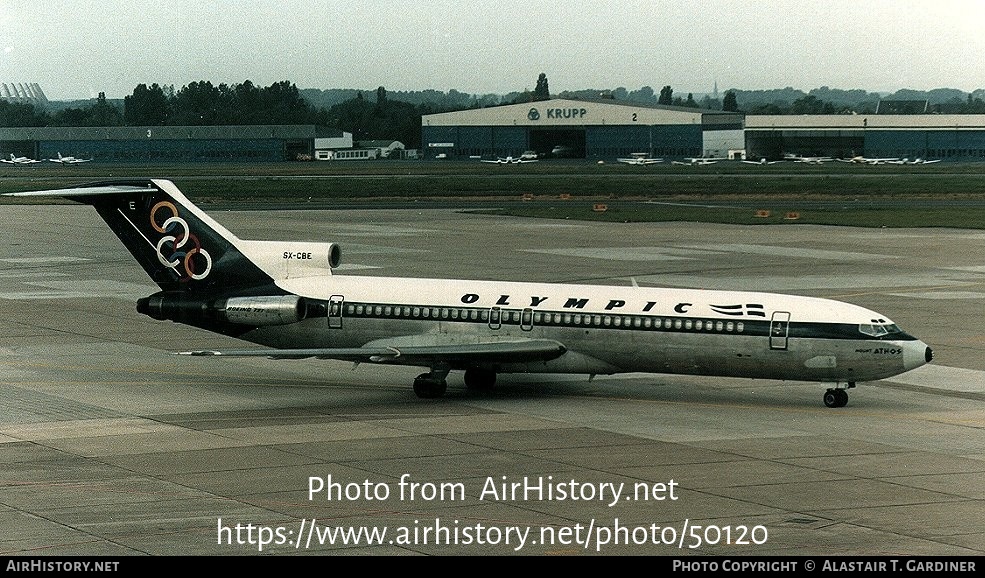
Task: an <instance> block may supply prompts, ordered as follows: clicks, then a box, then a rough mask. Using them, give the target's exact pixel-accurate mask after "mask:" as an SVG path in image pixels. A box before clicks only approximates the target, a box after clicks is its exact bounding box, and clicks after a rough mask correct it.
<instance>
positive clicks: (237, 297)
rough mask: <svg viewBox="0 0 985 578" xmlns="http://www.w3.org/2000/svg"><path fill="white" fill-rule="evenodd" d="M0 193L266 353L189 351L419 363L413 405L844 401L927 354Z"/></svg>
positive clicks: (813, 322)
mask: <svg viewBox="0 0 985 578" xmlns="http://www.w3.org/2000/svg"><path fill="white" fill-rule="evenodd" d="M8 194H9V195H13V196H61V197H67V198H69V199H72V200H75V201H78V202H82V203H86V204H89V205H92V206H94V207H95V209H96V211H97V212H98V214H99V215H100V216H101V217H102V218H103V219H104V220H105V221H106V222H107V224H108V225H109V226H110V228H111V229H112V230H113V231H114V232H115V233H116V235H117V236H118V237H119V238H120V240H121V241H122V242H123V244H124V245H125V246H126V247H127V249H129V251H130V252H131V254H132V255H133V256H134V257H135V258H136V260H137V261H138V262H139V263H140V264H141V265H142V266H143V268H144V270H145V271H146V272H147V273H148V274H149V275H150V277H151V278H152V279H153V280H154V281H155V282H156V283H157V284H158V286H159V287H160V291H158V292H157V293H154V294H153V295H150V296H148V297H145V298H142V299H140V300H138V302H137V311H138V312H140V313H143V314H145V315H149V316H150V317H152V318H154V319H159V320H171V321H175V322H178V323H184V324H188V325H192V326H195V327H199V328H202V329H206V330H210V331H214V332H217V333H221V334H224V335H229V336H233V337H237V338H240V339H243V340H245V341H249V342H253V343H257V344H261V345H264V346H266V348H264V349H244V350H233V351H199V352H188V353H191V354H196V355H231V356H265V357H272V358H280V359H284V358H288V359H301V358H310V357H314V358H323V359H337V360H348V361H353V362H356V363H380V364H398V365H410V366H420V367H426V368H429V371H428V372H426V373H423V374H421V375H420V376H418V377H417V379H415V380H414V391H415V392H416V393H417V395H418V396H420V397H426V398H428V397H438V396H441V395H443V394H444V392H445V390H446V387H447V386H446V377H447V375H448V374H449V372H450V371H453V370H464V371H465V384H466V386H468V387H469V388H477V389H487V388H490V387H492V386H493V384H494V383H495V379H496V374H497V373H517V372H520V373H524V372H530V373H565V374H588V375H596V374H603V375H606V374H614V373H620V372H654V373H677V374H694V375H716V376H729V377H749V378H768V379H791V380H805V381H819V382H829V383H832V384H834V387H832V388H830V389H828V390H827V391H826V392H825V394H824V397H823V400H824V403H825V405H827V406H829V407H841V406H844V405H845V404H846V403H847V402H848V394H847V392H846V389H848V388H852V387H854V386H855V384H856V382H860V381H868V380H876V379H883V378H887V377H891V376H894V375H897V374H899V373H903V372H905V371H908V370H911V369H913V368H915V367H918V366H921V365H924V364H925V363H928V362H930V360H931V358H932V352H931V350H930V348H929V347H928V346H927V345H926V344H924V343H923V342H922V341H920V340H919V339H917V338H916V337H913V336H911V335H909V334H907V333H904V332H903V331H902V330H901V329H900V328H899V327H898V326H897V325H896V324H894V323H893V322H892V321H890V320H889V319H887V318H886V317H885V316H884V315H882V314H880V313H876V312H875V311H870V310H868V309H865V308H862V307H859V306H856V305H850V304H847V303H842V302H838V301H832V300H828V299H820V298H815V297H800V296H792V295H780V294H769V293H758V292H738V291H710V290H695V289H664V288H649V287H639V286H636V285H635V284H634V286H632V287H608V286H595V285H568V284H565V285H561V284H546V283H530V282H498V281H464V280H449V279H411V278H381V277H366V276H346V275H337V274H334V273H333V271H332V269H333V268H335V267H336V266H338V264H339V261H340V249H339V246H338V245H337V244H335V243H325V242H283V241H249V240H244V239H240V238H239V237H237V236H236V235H234V234H233V233H232V232H230V231H229V230H227V229H226V228H225V227H223V226H222V225H220V224H219V223H217V222H216V221H214V220H213V219H212V218H211V217H209V216H208V215H207V214H206V213H205V212H204V211H202V210H201V209H199V208H198V207H196V206H195V205H194V204H192V203H191V202H190V201H189V200H188V199H187V198H186V197H185V196H184V195H183V194H182V193H181V191H179V190H178V188H177V187H176V186H175V185H174V184H173V183H171V182H170V181H167V180H157V179H153V180H133V181H122V182H114V183H95V184H89V185H83V186H79V187H76V188H68V189H59V190H49V191H35V192H27V193H8Z"/></svg>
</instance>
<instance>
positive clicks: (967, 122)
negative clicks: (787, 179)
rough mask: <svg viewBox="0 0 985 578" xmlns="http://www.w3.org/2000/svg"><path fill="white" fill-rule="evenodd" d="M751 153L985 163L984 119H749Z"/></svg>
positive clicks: (965, 116) (906, 116)
mask: <svg viewBox="0 0 985 578" xmlns="http://www.w3.org/2000/svg"><path fill="white" fill-rule="evenodd" d="M745 140H746V147H745V148H746V155H747V156H748V157H749V158H753V159H759V158H767V159H775V158H782V157H783V155H784V154H797V155H802V156H827V157H833V158H851V157H854V156H860V155H861V156H865V157H869V158H909V159H915V158H922V159H943V160H949V161H962V162H970V161H985V115H981V114H870V115H862V114H836V115H747V116H746V117H745Z"/></svg>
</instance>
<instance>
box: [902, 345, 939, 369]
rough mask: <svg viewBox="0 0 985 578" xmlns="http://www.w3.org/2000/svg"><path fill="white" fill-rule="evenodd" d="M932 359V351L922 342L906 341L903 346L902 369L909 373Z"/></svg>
mask: <svg viewBox="0 0 985 578" xmlns="http://www.w3.org/2000/svg"><path fill="white" fill-rule="evenodd" d="M933 359H934V351H933V350H932V349H931V348H930V347H929V346H928V345H927V344H926V343H924V342H923V341H920V340H919V339H918V340H916V341H907V342H906V343H904V344H903V369H904V370H905V371H910V370H911V369H916V368H918V367H920V366H921V365H924V364H927V363H930V362H931V360H933Z"/></svg>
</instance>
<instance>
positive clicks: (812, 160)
mask: <svg viewBox="0 0 985 578" xmlns="http://www.w3.org/2000/svg"><path fill="white" fill-rule="evenodd" d="M783 160H787V161H792V162H795V163H804V164H808V165H820V164H822V163H826V162H828V161H832V160H834V159H833V158H832V157H804V156H800V155H795V154H791V153H787V154H785V155H783Z"/></svg>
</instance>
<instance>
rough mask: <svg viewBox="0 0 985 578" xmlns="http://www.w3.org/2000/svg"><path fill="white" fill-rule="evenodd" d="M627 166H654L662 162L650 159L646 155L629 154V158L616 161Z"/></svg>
mask: <svg viewBox="0 0 985 578" xmlns="http://www.w3.org/2000/svg"><path fill="white" fill-rule="evenodd" d="M616 160H617V161H619V162H621V163H623V164H627V165H655V164H658V163H662V162H664V160H663V159H661V158H652V157H651V156H650V155H649V154H647V153H630V155H629V157H626V158H621V159H616Z"/></svg>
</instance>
